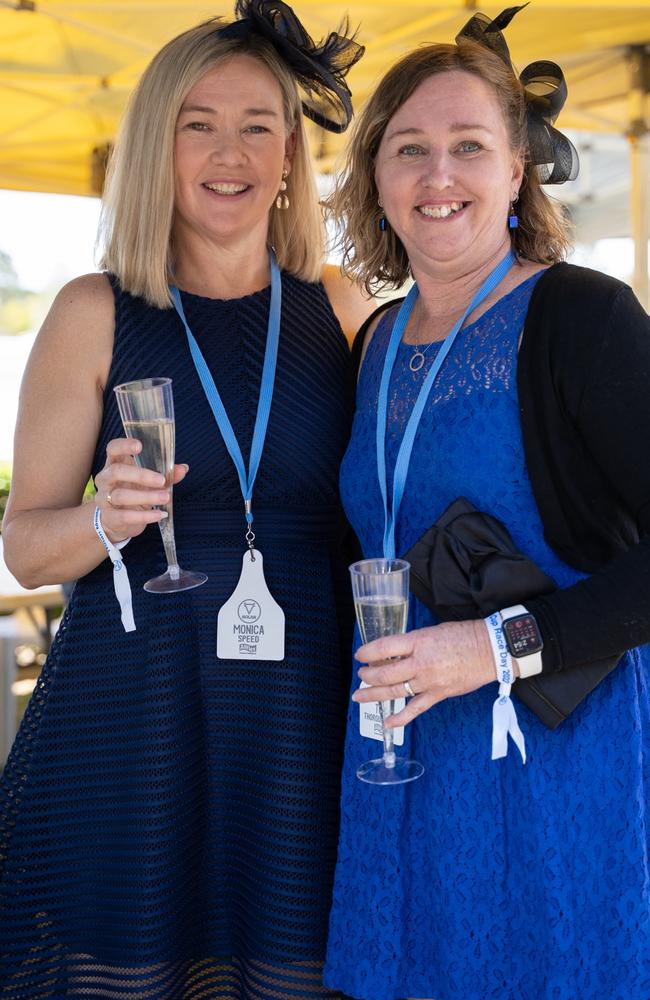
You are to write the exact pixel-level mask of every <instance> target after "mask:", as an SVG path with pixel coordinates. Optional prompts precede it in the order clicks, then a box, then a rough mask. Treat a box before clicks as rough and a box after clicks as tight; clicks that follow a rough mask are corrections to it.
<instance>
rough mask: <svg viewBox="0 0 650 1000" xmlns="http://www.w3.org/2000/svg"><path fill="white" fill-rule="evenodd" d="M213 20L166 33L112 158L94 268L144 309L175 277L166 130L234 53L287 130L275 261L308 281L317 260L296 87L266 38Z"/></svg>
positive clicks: (313, 195)
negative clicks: (230, 34)
mask: <svg viewBox="0 0 650 1000" xmlns="http://www.w3.org/2000/svg"><path fill="white" fill-rule="evenodd" d="M222 26H223V25H222V23H221V22H220V21H219V20H218V19H212V20H210V21H206V22H204V23H203V24H199V25H197V26H196V27H194V28H191V29H190V30H189V31H186V32H184V33H183V34H181V35H178V36H177V37H176V38H173V39H172V40H171V41H170V42H168V43H167V45H165V46H164V48H162V49H161V50H160V52H159V53H158V54H157V55H156V56H155V57H154V58H153V60H152V62H151V63H150V64H149V66H148V67H147V69H146V70H145V72H144V74H143V76H142V78H141V79H140V82H139V83H138V85H137V87H136V88H135V90H134V91H133V94H132V95H131V98H130V100H129V103H128V106H127V110H126V112H125V115H124V118H123V121H122V124H121V127H120V132H119V135H118V139H117V142H116V146H115V150H114V152H113V155H112V157H111V162H110V164H109V169H108V173H107V178H106V187H105V191H104V200H103V209H102V217H101V223H100V237H99V241H100V244H101V246H102V248H103V253H102V258H101V266H102V267H103V268H105V269H106V270H108V271H111V272H112V273H113V274H115V275H117V277H118V278H119V280H120V283H121V285H122V287H123V288H124V289H126V290H127V291H129V292H130V293H131V294H132V295H139V296H141V297H142V298H143V299H145V300H146V301H147V302H148V303H150V304H151V305H153V306H158V307H160V308H167V307H169V306H170V305H171V299H170V296H169V291H168V284H169V283H170V282H173V280H174V249H173V246H172V240H171V234H172V224H173V218H174V134H175V129H176V120H177V118H178V115H179V112H180V109H181V106H182V104H183V101H184V100H185V97H186V96H187V94H188V93H189V91H190V90H191V89H192V87H193V86H194V85H195V84H196V83H198V81H199V80H200V79H201V77H203V76H204V75H205V74H206V73H207V72H209V71H210V70H211V69H214V67H215V66H217V65H218V64H219V63H220V62H221V61H222V60H224V59H228V58H229V57H231V56H233V55H237V54H246V55H250V56H253V57H254V58H256V59H259V60H260V62H261V63H263V64H264V65H265V66H266V67H268V69H270V71H271V72H272V73H273V75H274V77H275V78H276V80H277V81H278V83H279V85H280V89H281V91H282V97H283V103H284V114H285V124H286V128H287V133H288V134H290V133H291V132H294V133H295V138H296V141H295V151H294V154H293V158H292V166H291V181H290V192H289V193H290V195H291V205H290V208H289V209H288V210H286V211H276V210H275V209H273V210H272V211H271V214H270V217H269V232H268V242H269V244H270V245H271V246H273V247H274V248H275V252H276V256H277V259H278V263H279V265H280V267H281V268H283V269H284V270H286V271H290V272H291V273H292V274H295V275H296V276H297V277H299V278H302V279H304V280H305V281H317V280H318V279H319V277H320V273H321V268H322V262H323V244H324V233H323V220H322V213H321V209H320V206H319V203H318V194H317V191H316V184H315V180H314V171H313V166H312V160H311V154H310V151H309V146H308V144H307V138H306V134H305V130H304V128H303V120H302V110H301V104H300V98H299V95H298V89H297V87H296V83H295V80H294V78H293V75H292V73H291V71H290V70H289V69H288V68H287V66H286V65H285V64H284V62H283V61H282V60H281V58H280V57H279V56H278V54H277V53H276V51H275V49H274V48H273V46H272V45H271V44H270V43H269V42H267V41H266V40H265V39H263V38H261V37H259V36H255V35H252V36H250V37H248V38H241V39H228V38H221V37H220V35H219V28H220V27H222Z"/></svg>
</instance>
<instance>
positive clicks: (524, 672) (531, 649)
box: [499, 604, 544, 677]
mask: <svg viewBox="0 0 650 1000" xmlns="http://www.w3.org/2000/svg"><path fill="white" fill-rule="evenodd" d="M499 613H500V615H501V628H502V629H503V635H504V637H505V640H506V645H507V647H508V652H509V653H510V655H511V656H512V657H514V658H515V660H516V661H517V667H518V668H519V676H520V677H533V676H534V675H535V674H541V672H542V648H543V646H544V643H543V642H542V636H541V634H540V631H539V627H538V625H537V621H536V620H535V616H534V615H532V614H531V613H530V611H528V609H527V608H525V607H524V606H523V604H515V605H513V607H511V608H504V609H503V610H502V611H501V612H499Z"/></svg>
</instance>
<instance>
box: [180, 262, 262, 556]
mask: <svg viewBox="0 0 650 1000" xmlns="http://www.w3.org/2000/svg"><path fill="white" fill-rule="evenodd" d="M269 262H270V264H271V305H270V308H269V322H268V327H267V332H266V350H265V352H264V367H263V369H262V384H261V386H260V398H259V401H258V404H257V416H256V418H255V428H254V430H253V442H252V445H251V454H250V460H249V463H248V473H247V472H246V467H245V465H244V459H243V456H242V453H241V448H240V447H239V441H238V440H237V437H236V435H235V432H234V430H233V429H232V424H231V423H230V419H229V417H228V414H227V413H226V408H225V406H224V405H223V401H222V399H221V396H220V395H219V390H218V389H217V387H216V385H215V383H214V379H213V378H212V373H211V372H210V369H209V368H208V366H207V364H206V361H205V358H204V357H203V354H202V353H201V348H200V347H199V345H198V344H197V342H196V339H195V337H194V334H193V333H192V331H191V330H190V327H189V324H188V322H187V320H186V318H185V311H184V309H183V304H182V302H181V296H180V292H179V291H178V289H177V288H173V287H170V289H169V290H170V293H171V296H172V299H173V302H174V306H175V308H176V312H177V313H178V315H179V316H180V318H181V320H182V322H183V326H184V327H185V332H186V334H187V341H188V344H189V346H190V351H191V353H192V359H193V361H194V366H195V368H196V371H197V374H198V376H199V378H200V380H201V385H202V386H203V391H204V392H205V395H206V398H207V400H208V403H209V404H210V408H211V410H212V412H213V414H214V419H215V420H216V422H217V426H218V428H219V430H220V431H221V436H222V438H223V440H224V444H225V446H226V448H227V449H228V454H229V455H230V457H231V458H232V460H233V462H234V465H235V468H236V470H237V475H238V476H239V485H240V486H241V492H242V497H243V498H244V507H245V511H246V520H247V522H248V525H249V533H248V535H247V536H246V537H247V539H248V542H249V547H250V548H252V541H253V539H254V536H253V534H252V531H251V529H250V525H251V524H252V523H253V514H252V509H251V507H252V499H253V486H254V484H255V477H256V476H257V470H258V469H259V466H260V460H261V458H262V452H263V450H264V441H265V438H266V429H267V427H268V423H269V414H270V412H271V401H272V399H273V386H274V384H275V370H276V367H277V360H278V344H279V341H280V313H281V308H282V279H281V277H280V268H279V267H278V262H277V261H276V259H275V254H274V253H273V251H272V250H270V251H269Z"/></svg>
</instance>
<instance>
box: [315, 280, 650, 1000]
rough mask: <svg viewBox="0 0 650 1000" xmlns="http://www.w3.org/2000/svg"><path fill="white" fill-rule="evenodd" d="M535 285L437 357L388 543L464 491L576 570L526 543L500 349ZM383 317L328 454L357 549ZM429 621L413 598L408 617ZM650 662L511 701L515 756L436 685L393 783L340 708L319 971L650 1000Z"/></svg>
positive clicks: (386, 990) (459, 990)
mask: <svg viewBox="0 0 650 1000" xmlns="http://www.w3.org/2000/svg"><path fill="white" fill-rule="evenodd" d="M536 280H537V278H536V277H533V278H531V279H529V281H527V282H525V283H523V284H521V285H520V286H519V287H518V288H516V289H515V290H514V291H513V292H511V293H510V294H509V295H508V296H506V297H504V298H503V299H502V300H501V301H500V302H498V303H497V304H496V305H495V306H493V307H492V308H491V309H489V310H488V311H487V312H486V313H485V314H484V315H483V316H482V317H480V319H479V320H478V321H477V322H476V323H473V324H471V325H470V326H467V327H466V328H465V329H464V330H462V331H461V333H460V334H459V338H458V340H457V342H456V344H455V345H454V349H453V351H452V352H451V354H450V355H449V357H448V358H447V360H446V361H445V364H444V365H443V367H442V369H441V372H440V375H439V377H438V380H437V382H436V384H435V386H434V389H433V391H432V393H431V396H430V398H429V401H428V404H427V407H426V408H425V411H424V414H423V419H422V422H421V424H420V430H419V433H418V436H417V438H416V442H415V447H414V450H413V458H412V462H411V466H410V470H409V477H408V480H407V485H406V492H405V496H404V502H403V504H402V508H401V511H400V517H399V523H398V525H397V551H398V553H403V552H405V551H407V550H408V549H409V548H410V546H411V545H413V543H414V542H415V541H416V540H417V539H418V538H419V537H420V535H421V534H422V533H423V532H424V531H425V530H426V529H427V528H428V527H429V526H430V525H431V524H432V523H433V522H434V521H435V520H436V519H437V518H438V517H439V516H440V515H441V514H442V512H443V511H444V509H445V508H446V507H447V505H448V504H449V503H451V501H452V500H455V499H456V498H457V497H458V496H465V497H467V498H468V499H469V500H470V501H471V502H472V503H473V504H474V506H476V507H477V508H478V509H479V510H485V511H487V512H488V513H489V514H492V515H494V516H496V517H498V518H499V519H500V520H501V521H503V523H504V524H506V525H507V527H508V529H509V530H510V532H511V534H512V537H513V539H514V541H515V544H516V545H517V547H518V548H519V549H520V550H521V551H522V552H524V553H525V554H526V555H527V556H529V557H530V558H531V559H533V560H534V561H535V562H536V563H537V565H539V566H540V567H541V568H542V569H543V570H544V572H546V573H547V574H548V575H549V576H550V577H551V578H552V579H553V580H554V581H555V582H556V583H557V585H558V586H559V587H569V586H571V584H573V583H574V582H575V581H576V580H577V579H578V578H579V576H580V574H578V573H577V572H576V571H575V570H574V569H572V568H571V567H570V566H568V565H567V564H566V563H564V562H563V561H562V560H561V559H560V558H559V557H558V556H557V555H556V554H555V553H554V552H553V551H552V550H551V549H550V548H549V546H548V545H547V543H546V541H545V539H544V531H543V526H542V523H541V521H540V517H539V513H538V511H537V507H536V505H535V501H534V498H533V494H532V490H531V486H530V482H529V479H528V473H527V470H526V463H525V456H524V450H523V442H522V437H521V428H520V423H519V402H518V397H517V385H516V372H517V344H518V339H519V335H520V332H521V330H522V327H523V321H524V317H525V315H526V310H527V307H528V302H529V298H530V295H531V292H532V288H533V285H534V284H535V281H536ZM394 317H395V311H393V312H392V313H389V314H387V316H386V317H385V318H384V319H383V320H382V322H381V324H380V325H379V327H378V328H377V331H376V333H375V335H374V336H373V339H372V341H371V343H370V346H369V348H368V352H367V354H366V358H365V360H364V363H363V367H362V369H361V377H360V381H359V388H358V399H357V414H356V417H355V422H354V428H353V432H352V440H351V443H350V447H349V449H348V451H347V453H346V456H345V458H344V461H343V467H342V480H341V483H342V495H343V500H344V504H345V507H346V510H347V512H348V515H349V517H350V520H351V521H352V524H353V526H354V527H355V528H356V529H357V532H358V534H359V538H360V541H361V543H362V545H363V550H364V553H365V555H366V556H373V555H376V554H377V553H378V552H380V551H381V544H382V537H383V530H384V524H383V509H382V503H381V497H380V493H379V485H378V482H377V476H376V473H375V471H374V470H375V468H376V464H375V462H376V459H375V425H376V406H377V393H378V386H379V379H380V374H381V369H382V363H383V358H384V352H385V349H386V344H387V341H388V337H389V334H390V330H391V327H392V322H393V321H394ZM436 350H437V348H436V347H435V345H434V346H432V347H431V349H430V350H429V351H427V354H426V355H425V358H426V364H425V366H424V368H423V369H422V371H420V372H419V373H417V374H416V375H414V374H413V372H411V371H410V369H409V367H408V361H409V359H410V357H411V356H412V353H413V346H412V345H410V346H409V345H404V344H403V345H401V347H400V351H399V353H398V356H397V361H396V365H395V369H394V372H393V377H392V379H391V386H390V396H389V412H388V428H389V430H388V433H387V466H388V470H389V473H392V470H393V469H394V464H395V459H396V454H397V449H398V446H399V443H400V441H401V439H402V436H403V433H404V426H405V424H406V421H407V420H408V417H409V415H410V413H411V410H412V407H413V403H414V400H415V397H416V394H417V392H418V390H419V388H420V386H421V384H422V380H423V379H424V378H425V377H426V373H427V371H428V369H429V366H430V365H431V363H432V361H433V358H434V357H435V354H436ZM390 481H391V480H390V479H389V482H390ZM433 623H434V619H433V618H432V616H431V614H430V612H429V611H428V610H427V609H426V608H425V607H424V605H422V604H421V603H420V602H419V601H417V600H412V601H411V610H410V618H409V624H408V627H409V629H411V628H417V627H420V626H427V625H431V624H433ZM649 667H650V648H649V647H647V646H645V647H642V648H640V649H636V650H632V651H631V652H629V653H627V654H626V655H625V656H624V657H623V658H622V660H621V662H620V664H619V666H618V667H617V668H616V670H614V671H613V673H611V674H610V675H609V676H608V677H607V678H606V679H605V680H604V681H603V682H602V683H601V684H600V685H599V687H598V688H597V689H596V690H595V691H594V692H592V694H591V695H589V697H588V698H586V699H585V701H584V702H583V703H582V704H581V705H580V706H579V707H578V709H577V710H576V711H575V712H574V713H573V714H572V715H571V716H570V718H569V719H567V720H566V721H565V722H563V723H562V725H561V726H560V727H559V728H558V729H557V730H556V731H554V732H551V731H550V730H548V729H547V728H546V727H545V726H544V725H543V724H542V723H541V722H540V721H539V719H538V718H537V717H536V716H535V715H533V713H532V712H530V711H529V710H528V709H527V708H526V707H525V706H524V705H522V704H521V703H518V704H517V715H518V718H519V722H520V725H521V728H522V730H523V732H524V735H525V738H526V751H527V762H526V764H525V765H524V764H522V761H521V757H520V756H519V753H518V752H517V750H516V748H515V747H514V745H513V744H512V742H510V749H509V752H508V756H507V757H506V758H504V759H503V760H495V761H493V760H491V759H490V758H491V734H492V704H493V702H494V699H495V697H496V694H497V684H496V681H495V683H494V684H488V685H486V686H485V687H483V688H481V689H479V690H478V691H474V692H472V693H471V694H467V695H464V696H463V697H458V698H448V699H446V700H445V701H443V702H441V703H440V704H438V705H435V706H434V707H433V708H431V709H430V710H429V711H428V712H426V713H424V714H423V715H421V716H419V717H418V718H417V719H416V720H415V721H414V722H412V723H411V724H410V725H409V726H407V728H406V733H405V742H404V747H403V748H399V749H398V751H397V752H398V753H401V754H403V755H404V756H412V757H414V758H415V759H416V760H419V761H421V762H422V763H423V764H424V766H425V768H426V770H425V773H424V776H423V777H421V778H420V779H419V780H417V781H414V782H413V783H412V784H409V785H404V786H400V787H396V788H377V787H373V786H372V785H367V784H364V783H363V782H361V781H359V780H358V779H357V777H356V775H355V770H356V768H357V767H358V765H359V764H360V763H362V762H363V761H365V760H367V759H368V758H370V757H373V756H377V755H378V744H377V743H374V742H373V741H371V740H368V739H364V738H362V737H361V736H360V735H359V708H358V706H356V705H352V707H351V709H350V716H349V725H348V735H347V742H346V759H345V766H344V771H343V794H342V816H341V837H340V846H339V860H338V867H337V873H336V880H335V889H334V905H333V910H332V918H331V931H330V941H329V948H328V960H327V966H326V973H325V981H326V983H328V985H330V986H335V987H337V988H338V989H343V990H345V991H346V992H347V993H349V994H350V995H352V996H354V997H361V998H364V1000H396V998H403V997H429V998H435V1000H648V997H650V881H649V879H648V871H649V855H650V843H649V841H648V804H649V802H650V773H649V769H648V762H649V760H650V754H649V752H648V751H649V748H650V675H649ZM356 686H357V685H356V681H355V683H354V684H353V687H356ZM416 690H417V685H416Z"/></svg>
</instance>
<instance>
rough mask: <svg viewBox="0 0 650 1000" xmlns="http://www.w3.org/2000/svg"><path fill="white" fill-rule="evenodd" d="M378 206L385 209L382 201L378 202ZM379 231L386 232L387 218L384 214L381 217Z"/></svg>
mask: <svg viewBox="0 0 650 1000" xmlns="http://www.w3.org/2000/svg"><path fill="white" fill-rule="evenodd" d="M377 204H378V205H379V207H380V208H382V209H383V207H384V206H383V205H382V203H381V201H380V200H377ZM379 229H380V230H381V232H382V233H385V232H386V216H385V215H384V213H383V212H382V213H381V215H380V216H379Z"/></svg>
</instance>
